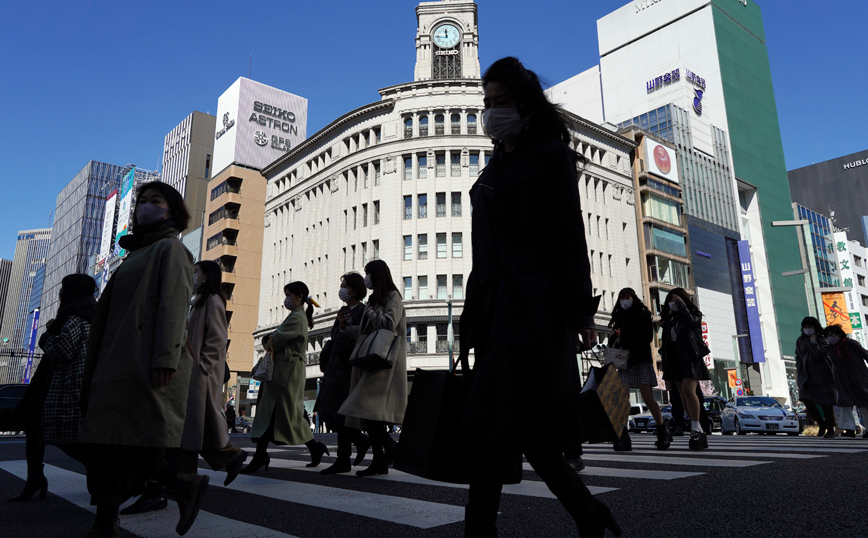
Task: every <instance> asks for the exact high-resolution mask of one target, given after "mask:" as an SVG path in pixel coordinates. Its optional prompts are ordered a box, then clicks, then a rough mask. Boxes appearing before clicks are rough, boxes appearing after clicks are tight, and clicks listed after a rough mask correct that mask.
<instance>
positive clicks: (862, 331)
mask: <svg viewBox="0 0 868 538" xmlns="http://www.w3.org/2000/svg"><path fill="white" fill-rule="evenodd" d="M832 241H833V243H832V245H833V250H834V254H835V262H836V263H837V265H838V271H839V272H840V275H841V287H842V288H849V290H847V291H845V292H843V293H844V296H845V298H846V305H847V313H848V315H849V318H850V327H851V328H852V332H851V333H850V337H851V338H853V339H854V340H856V341H857V342H859V343H860V344H862V347H868V249H866V248H865V247H864V246H862V245H861V244H860V243H859V241H856V240H854V239H849V238H848V235H847V233H846V232H834V233H833V234H832ZM829 306H831V304H830V305H829Z"/></svg>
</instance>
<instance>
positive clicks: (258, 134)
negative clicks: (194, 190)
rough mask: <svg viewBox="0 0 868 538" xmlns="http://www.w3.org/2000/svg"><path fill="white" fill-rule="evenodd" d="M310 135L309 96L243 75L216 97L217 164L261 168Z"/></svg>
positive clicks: (217, 171) (215, 159)
mask: <svg viewBox="0 0 868 538" xmlns="http://www.w3.org/2000/svg"><path fill="white" fill-rule="evenodd" d="M305 138H307V99H305V98H304V97H299V96H298V95H293V94H291V93H289V92H285V91H283V90H278V89H277V88H272V87H271V86H266V85H265V84H261V83H259V82H256V81H253V80H250V79H248V78H244V77H240V78H239V79H238V80H236V81H235V82H234V83H233V84H232V86H230V87H229V88H228V89H227V90H226V91H225V92H223V95H221V96H220V98H219V99H218V100H217V125H216V127H215V133H214V167H213V170H214V171H215V172H216V173H215V174H214V175H216V174H217V173H220V172H221V171H222V170H223V169H224V168H226V167H227V166H229V165H230V164H232V163H238V164H241V165H244V166H249V167H252V168H256V169H257V170H261V169H262V168H265V167H266V166H267V165H269V164H271V163H272V162H274V161H276V160H277V159H278V158H280V157H281V156H283V155H284V154H286V152H288V151H290V150H292V149H293V148H295V147H296V146H298V145H299V144H301V143H302V142H303V141H304V139H305Z"/></svg>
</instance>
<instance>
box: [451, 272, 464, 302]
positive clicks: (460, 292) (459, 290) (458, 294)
mask: <svg viewBox="0 0 868 538" xmlns="http://www.w3.org/2000/svg"><path fill="white" fill-rule="evenodd" d="M452 298H453V299H464V275H452Z"/></svg>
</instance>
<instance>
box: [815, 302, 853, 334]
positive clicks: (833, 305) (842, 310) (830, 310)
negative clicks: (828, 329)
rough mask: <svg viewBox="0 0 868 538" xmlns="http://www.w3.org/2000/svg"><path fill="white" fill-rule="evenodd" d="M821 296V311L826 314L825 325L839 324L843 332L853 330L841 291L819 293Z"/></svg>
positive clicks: (848, 332)
mask: <svg viewBox="0 0 868 538" xmlns="http://www.w3.org/2000/svg"><path fill="white" fill-rule="evenodd" d="M821 295H822V296H823V313H824V314H826V325H840V326H841V328H842V329H844V332H845V333H847V334H850V333H852V332H853V325H852V324H851V323H850V313H849V312H848V311H847V299H846V298H845V297H844V294H843V293H841V292H835V293H821Z"/></svg>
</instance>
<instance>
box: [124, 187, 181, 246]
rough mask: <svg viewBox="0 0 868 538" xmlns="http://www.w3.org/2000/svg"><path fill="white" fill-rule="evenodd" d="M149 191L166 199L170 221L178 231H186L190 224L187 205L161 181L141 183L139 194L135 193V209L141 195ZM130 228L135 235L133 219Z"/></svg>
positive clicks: (171, 188) (173, 190)
mask: <svg viewBox="0 0 868 538" xmlns="http://www.w3.org/2000/svg"><path fill="white" fill-rule="evenodd" d="M150 189H154V190H156V191H157V192H159V193H160V194H162V195H163V198H165V199H166V204H167V205H168V206H169V213H170V214H171V215H172V219H171V220H172V221H174V223H175V225H176V227H177V229H178V231H181V232H183V231H184V230H186V229H187V226H189V224H190V211H189V210H188V209H187V204H186V203H184V197H183V196H181V193H180V192H178V191H177V190H175V188H174V187H172V186H171V185H169V184H168V183H163V182H162V181H149V182H148V183H142V185H141V186H140V187H139V192H138V193H136V207H138V206H139V201H141V199H142V195H143V194H145V191H148V190H150ZM133 214H134V215H135V211H133ZM131 226H132V230H133V234H135V233H136V219H135V218H133V219H132V224H131Z"/></svg>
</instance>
